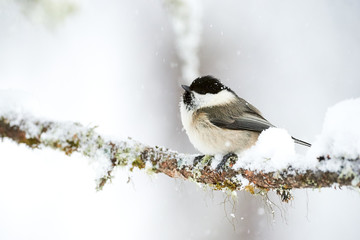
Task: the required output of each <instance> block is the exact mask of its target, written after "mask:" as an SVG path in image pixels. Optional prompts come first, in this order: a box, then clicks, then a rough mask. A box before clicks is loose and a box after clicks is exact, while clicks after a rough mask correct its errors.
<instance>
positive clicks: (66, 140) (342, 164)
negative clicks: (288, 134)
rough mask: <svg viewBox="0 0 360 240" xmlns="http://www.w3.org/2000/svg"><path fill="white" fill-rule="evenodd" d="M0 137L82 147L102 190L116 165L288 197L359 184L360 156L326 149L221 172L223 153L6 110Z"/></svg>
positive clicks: (234, 164) (67, 149) (232, 163)
mask: <svg viewBox="0 0 360 240" xmlns="http://www.w3.org/2000/svg"><path fill="white" fill-rule="evenodd" d="M0 137H1V138H10V139H12V140H14V141H15V142H17V143H19V144H26V145H27V146H29V147H30V148H39V149H42V148H53V149H56V150H60V151H63V152H64V153H65V154H66V155H71V154H73V153H75V152H77V153H80V154H83V155H85V156H87V157H89V159H90V161H91V162H93V163H94V164H96V166H97V167H96V169H97V171H98V179H97V188H98V189H101V188H102V187H103V186H104V185H105V184H106V183H107V182H108V180H110V179H111V178H112V177H113V169H114V168H116V167H125V168H128V170H129V171H133V169H134V168H138V169H143V170H146V171H147V172H152V173H164V174H166V175H168V176H170V177H173V178H183V179H187V180H190V181H194V182H197V183H200V184H205V185H207V186H210V187H211V188H213V189H215V190H231V191H234V190H247V191H249V192H251V193H263V192H267V191H269V190H275V191H277V193H279V194H280V195H281V197H282V199H283V200H284V201H288V200H289V199H290V198H291V195H290V194H289V190H290V189H294V188H322V187H331V186H335V187H336V186H339V187H340V186H353V187H360V181H359V179H360V178H359V176H360V167H359V166H360V159H359V157H358V156H357V157H356V158H349V157H347V156H345V155H344V156H336V157H334V156H333V155H331V154H330V153H329V154H324V155H320V156H318V157H317V159H315V162H313V163H312V165H311V167H308V168H305V167H298V166H300V165H299V164H288V165H286V167H281V168H276V167H275V168H274V167H272V168H269V167H264V166H266V164H271V161H269V159H267V160H266V161H265V160H262V161H263V162H264V165H258V169H254V166H255V165H254V164H252V165H251V164H249V165H247V164H246V161H243V156H241V157H240V158H239V159H238V160H237V159H230V160H229V162H228V164H227V165H226V167H225V169H223V170H221V171H216V170H215V168H216V165H217V164H218V163H219V161H220V160H221V156H215V157H213V156H205V157H203V158H200V159H199V158H198V159H197V161H195V164H194V159H195V157H196V155H187V154H181V153H177V152H174V151H171V150H169V149H166V148H163V147H157V146H155V147H149V146H146V145H144V144H141V143H139V142H136V141H134V140H132V139H127V140H123V141H119V140H113V139H108V138H106V137H104V136H101V135H99V134H98V133H96V131H95V127H84V126H82V125H80V124H78V123H71V122H54V121H44V120H40V119H35V118H33V117H30V116H26V115H21V114H16V113H13V112H5V113H4V112H3V113H1V115H0ZM260 141H261V140H260ZM245 157H246V156H245ZM309 166H310V165H309ZM334 166H336V167H334Z"/></svg>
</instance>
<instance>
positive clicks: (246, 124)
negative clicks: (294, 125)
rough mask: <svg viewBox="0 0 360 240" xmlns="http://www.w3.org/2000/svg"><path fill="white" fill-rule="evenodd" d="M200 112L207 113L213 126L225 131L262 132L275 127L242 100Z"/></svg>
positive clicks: (202, 109)
mask: <svg viewBox="0 0 360 240" xmlns="http://www.w3.org/2000/svg"><path fill="white" fill-rule="evenodd" d="M198 111H199V112H203V113H206V115H207V116H208V118H209V121H210V122H211V123H212V124H214V125H215V126H217V127H220V128H224V129H231V130H248V131H254V132H262V131H263V130H265V129H268V128H269V127H273V125H272V124H271V123H269V122H268V121H267V120H266V119H265V118H264V117H263V116H262V115H261V113H260V111H259V110H258V109H256V108H255V107H254V106H252V105H251V104H250V103H248V102H246V101H245V100H244V99H242V98H238V99H236V101H235V102H234V103H230V104H228V105H227V106H214V107H208V108H201V109H199V110H198Z"/></svg>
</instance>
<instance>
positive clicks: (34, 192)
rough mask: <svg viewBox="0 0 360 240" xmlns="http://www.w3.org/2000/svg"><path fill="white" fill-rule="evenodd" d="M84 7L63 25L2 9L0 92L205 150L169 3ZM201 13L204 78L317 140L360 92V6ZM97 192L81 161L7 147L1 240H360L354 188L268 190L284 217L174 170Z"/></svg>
mask: <svg viewBox="0 0 360 240" xmlns="http://www.w3.org/2000/svg"><path fill="white" fill-rule="evenodd" d="M40 2H46V0H42V1H40ZM70 3H72V2H70ZM74 4H75V6H76V8H74V12H73V13H72V14H70V16H65V17H64V19H62V18H61V19H62V20H61V19H60V20H59V19H58V18H56V19H55V20H54V19H51V16H47V17H45V16H43V15H41V14H40V13H41V9H40V10H39V9H34V8H31V7H30V5H23V3H21V1H10V0H1V1H0V88H1V89H12V90H16V91H21V92H24V94H25V93H26V94H28V95H31V96H32V97H33V98H34V99H36V101H38V108H39V109H40V112H42V113H43V114H44V115H46V116H51V117H52V118H54V119H57V120H70V121H79V122H81V123H83V124H84V125H87V124H93V125H94V124H95V125H98V126H99V128H98V131H99V132H101V133H103V134H105V135H110V136H113V137H116V138H125V137H127V136H131V137H132V138H134V139H137V140H139V141H141V142H143V143H146V144H149V145H163V146H166V147H169V148H171V149H174V150H177V151H179V152H189V153H196V150H195V149H194V148H193V147H192V146H191V144H190V143H189V141H188V139H187V136H186V134H185V133H184V132H183V131H182V130H181V129H182V126H181V122H180V116H179V109H178V102H179V99H180V95H181V93H182V91H181V88H180V87H179V86H180V82H181V81H182V80H181V62H180V61H179V59H178V57H177V54H176V47H175V46H176V44H175V42H176V37H175V35H174V33H173V29H172V24H171V19H170V16H169V11H168V10H167V8H166V7H165V5H164V3H163V2H162V1H160V0H151V1H149V0H147V1H145V0H136V1H130V0H127V1H115V0H105V1H104V0H103V1H85V0H82V1H80V0H79V1H76V2H74ZM201 5H202V19H201V25H202V33H201V42H200V49H199V59H200V74H201V75H205V74H212V75H214V76H217V77H218V78H220V79H221V80H222V81H223V82H224V83H225V84H226V85H228V86H230V87H231V88H232V89H233V90H234V91H235V92H237V93H238V94H239V95H240V96H241V97H243V98H245V99H247V100H248V101H249V102H251V103H252V104H254V105H255V106H257V107H258V108H259V109H260V110H262V112H263V113H264V115H265V116H266V118H267V119H268V120H270V121H271V122H272V123H273V124H275V125H277V126H280V127H283V128H286V129H287V130H288V131H289V132H290V133H291V134H292V135H294V136H296V137H298V138H300V139H303V140H306V141H310V142H311V141H314V139H315V138H316V136H317V134H319V133H320V132H321V127H322V121H323V118H324V114H325V112H326V109H327V108H328V107H329V106H331V105H333V104H335V103H336V102H338V101H341V100H344V99H348V98H352V97H359V95H360V71H359V64H360V3H359V2H358V1H355V0H344V1H332V0H331V1H310V0H305V1H304V0H301V1H300V0H297V1H280V0H278V1H271V2H269V1H265V0H263V1H260V0H259V1H235V0H232V1H226V2H219V1H215V0H208V1H201ZM65 15H66V14H65ZM52 21H54V22H52ZM344 124H346V123H344ZM299 151H304V149H299ZM129 176H130V177H131V181H130V183H127V181H128V177H129ZM94 189H95V183H94V181H93V178H92V170H91V168H89V167H88V164H87V160H86V159H85V158H82V157H81V156H74V157H71V158H69V157H67V156H64V155H63V154H62V153H59V152H56V151H52V150H29V149H27V148H26V147H24V146H18V145H16V144H14V143H12V142H11V141H9V140H4V141H2V142H0V239H4V240H5V239H6V240H7V239H37V240H39V239H99V238H102V239H220V238H221V239H340V238H343V237H344V236H346V238H347V239H358V229H357V226H358V222H359V221H360V207H359V206H360V205H359V201H360V195H359V194H358V193H357V192H355V191H352V190H347V189H342V190H334V189H321V190H297V191H295V192H294V196H295V200H294V201H292V202H291V203H290V204H282V203H279V201H278V197H277V196H276V195H273V194H270V197H271V199H272V200H274V201H275V203H276V205H277V206H274V210H276V212H275V219H273V218H272V215H271V214H270V213H269V211H268V209H267V208H266V206H265V202H264V200H263V199H262V198H261V197H259V196H252V195H250V194H248V193H246V192H239V193H238V199H237V201H236V202H235V203H234V202H232V201H229V200H228V199H227V195H226V194H224V193H220V192H213V191H211V190H203V189H202V188H200V187H199V186H197V185H196V184H194V183H188V182H184V181H182V180H175V179H171V178H169V177H167V176H164V175H159V176H148V175H147V174H146V173H144V172H134V173H132V174H131V175H129V173H127V172H124V171H122V170H119V173H118V174H116V178H115V179H114V181H113V183H112V184H110V185H108V186H107V187H105V189H104V190H103V191H101V192H95V190H94ZM224 202H225V203H224ZM233 204H234V208H233ZM279 209H280V210H279ZM264 210H265V212H264ZM231 213H234V214H235V218H232V217H231Z"/></svg>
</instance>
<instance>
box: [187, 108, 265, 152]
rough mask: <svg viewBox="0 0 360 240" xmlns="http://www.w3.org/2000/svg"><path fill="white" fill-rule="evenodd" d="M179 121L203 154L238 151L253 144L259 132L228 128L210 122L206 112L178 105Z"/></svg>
mask: <svg viewBox="0 0 360 240" xmlns="http://www.w3.org/2000/svg"><path fill="white" fill-rule="evenodd" d="M180 112H181V121H182V124H183V126H184V129H185V131H186V133H187V135H188V137H189V139H190V142H191V143H192V144H193V145H194V147H195V148H196V149H198V150H199V151H200V152H202V153H203V154H208V155H214V154H226V153H229V152H233V153H240V152H242V151H244V150H246V149H248V148H249V147H251V146H252V145H254V144H255V142H256V140H257V138H258V136H259V133H256V132H252V131H246V130H230V129H224V128H219V127H217V126H215V125H214V124H212V123H211V122H210V121H209V119H208V117H207V115H206V113H204V112H197V111H194V110H188V109H187V108H186V107H185V105H184V104H181V106H180Z"/></svg>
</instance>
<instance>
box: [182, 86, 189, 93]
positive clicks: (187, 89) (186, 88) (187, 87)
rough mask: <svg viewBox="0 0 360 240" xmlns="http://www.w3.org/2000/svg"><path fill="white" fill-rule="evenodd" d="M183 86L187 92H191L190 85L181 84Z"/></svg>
mask: <svg viewBox="0 0 360 240" xmlns="http://www.w3.org/2000/svg"><path fill="white" fill-rule="evenodd" d="M181 87H182V88H183V89H184V90H185V91H186V92H191V90H190V87H189V86H186V85H181Z"/></svg>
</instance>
